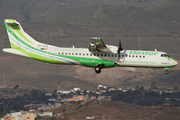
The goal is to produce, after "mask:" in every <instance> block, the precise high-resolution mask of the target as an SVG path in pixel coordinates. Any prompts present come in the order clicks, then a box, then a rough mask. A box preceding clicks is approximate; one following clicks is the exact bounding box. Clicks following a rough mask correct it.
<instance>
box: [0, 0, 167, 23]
mask: <svg viewBox="0 0 180 120" xmlns="http://www.w3.org/2000/svg"><path fill="white" fill-rule="evenodd" d="M163 1H165V0H156V1H151V0H126V2H125V3H126V5H131V6H136V7H144V8H147V7H150V6H152V5H157V4H159V3H161V2H163ZM94 4H105V5H120V4H124V0H111V1H108V0H98V1H97V0H91V1H89V0H51V1H49V0H38V1H36V0H13V1H12V0H0V14H1V16H0V21H3V19H9V18H13V19H17V20H19V21H20V22H26V21H37V20H53V18H54V17H57V16H58V17H64V16H65V15H67V14H69V13H72V12H74V11H78V10H82V8H85V7H87V6H91V5H94ZM0 24H1V23H0Z"/></svg>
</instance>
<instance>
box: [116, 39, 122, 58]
mask: <svg viewBox="0 0 180 120" xmlns="http://www.w3.org/2000/svg"><path fill="white" fill-rule="evenodd" d="M122 50H123V48H122V43H121V38H120V39H119V45H118V50H117V54H118V61H119V57H120V51H122Z"/></svg>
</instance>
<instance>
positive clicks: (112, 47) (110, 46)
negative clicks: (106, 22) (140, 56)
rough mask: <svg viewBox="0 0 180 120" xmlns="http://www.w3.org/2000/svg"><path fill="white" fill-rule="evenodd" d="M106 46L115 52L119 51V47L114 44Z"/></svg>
mask: <svg viewBox="0 0 180 120" xmlns="http://www.w3.org/2000/svg"><path fill="white" fill-rule="evenodd" d="M106 47H107V48H108V49H109V50H111V51H112V52H113V53H117V50H118V47H117V46H114V45H106Z"/></svg>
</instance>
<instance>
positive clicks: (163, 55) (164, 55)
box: [161, 54, 170, 57]
mask: <svg viewBox="0 0 180 120" xmlns="http://www.w3.org/2000/svg"><path fill="white" fill-rule="evenodd" d="M161 57H170V56H169V55H168V54H161Z"/></svg>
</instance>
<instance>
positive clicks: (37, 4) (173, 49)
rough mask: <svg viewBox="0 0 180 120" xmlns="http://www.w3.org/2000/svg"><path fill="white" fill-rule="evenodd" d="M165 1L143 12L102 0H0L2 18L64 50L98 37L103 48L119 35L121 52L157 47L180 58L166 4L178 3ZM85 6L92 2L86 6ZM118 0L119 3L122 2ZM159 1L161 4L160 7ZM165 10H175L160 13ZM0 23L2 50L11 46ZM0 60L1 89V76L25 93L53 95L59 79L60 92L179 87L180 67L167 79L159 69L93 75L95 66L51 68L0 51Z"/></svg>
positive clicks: (176, 29)
mask: <svg viewBox="0 0 180 120" xmlns="http://www.w3.org/2000/svg"><path fill="white" fill-rule="evenodd" d="M163 1H164V0H161V1H160V0H157V3H156V2H155V3H156V4H155V5H154V6H152V7H151V8H149V7H148V9H144V8H143V7H134V6H135V5H134V6H130V4H125V5H124V4H122V3H121V4H120V3H118V4H116V5H114V4H113V5H112V4H111V5H110V4H109V3H108V1H107V0H100V3H97V1H95V0H92V1H91V2H90V1H88V0H76V1H73V0H72V1H71V0H68V1H57V0H52V1H47V0H39V1H34V0H33V1H32V2H30V1H24V0H21V1H18V0H17V1H16V2H14V1H10V0H6V1H4V0H1V1H0V8H1V10H0V12H1V13H2V14H1V16H0V19H4V18H14V19H17V20H19V21H20V22H21V24H22V27H23V28H24V30H25V31H26V32H27V33H28V34H29V35H31V36H32V37H33V38H35V39H36V40H38V41H40V42H44V43H47V44H52V45H56V46H62V47H65V46H66V47H71V46H72V45H74V46H75V47H87V45H88V43H89V40H90V38H91V37H93V36H98V37H101V38H102V39H103V41H104V42H105V43H106V44H112V45H117V43H118V39H119V37H121V38H122V40H123V48H124V49H143V50H154V49H157V50H160V51H165V52H167V53H168V54H169V55H170V56H171V57H172V58H174V59H177V60H180V56H179V54H180V51H179V43H180V40H179V35H180V26H179V24H176V23H173V22H171V21H169V17H167V16H168V15H171V14H170V13H172V12H173V11H174V9H173V8H172V7H171V4H167V2H170V3H172V2H173V5H175V6H176V8H177V11H178V10H179V8H180V4H178V1H167V2H163ZM88 2H90V3H91V4H88V5H87V3H88ZM116 2H118V1H117V0H112V3H116ZM120 2H123V1H122V0H120ZM132 2H133V0H129V1H127V2H126V3H132ZM134 2H136V3H137V2H138V1H137V0H135V1H134ZM160 2H163V3H161V4H159V3H160ZM174 2H175V3H176V4H174ZM17 3H18V4H17ZM95 3H96V4H95ZM101 3H102V4H101ZM139 3H142V2H139ZM144 3H149V2H144ZM16 4H17V5H16ZM157 4H158V5H157ZM165 4H166V5H165ZM156 5H157V6H156ZM48 6H51V7H48ZM72 6H73V7H72ZM178 6H179V8H178ZM8 8H9V9H8ZM146 8H147V7H146ZM162 8H163V9H162ZM166 8H168V9H173V10H172V11H170V12H168V11H167V12H162V11H163V10H165V9H166ZM175 10H176V9H175ZM24 12H25V13H24ZM173 13H174V14H172V15H173V16H179V13H178V12H177V13H176V12H173ZM160 14H161V15H160ZM52 15H53V16H52ZM172 18H173V17H172ZM173 19H174V20H175V21H177V22H178V20H179V18H176V17H174V18H173ZM1 23H2V25H0V36H1V37H0V49H2V48H6V47H9V46H10V45H9V41H8V38H7V34H6V30H5V27H4V24H3V22H1ZM139 42H140V43H141V45H140V46H139ZM0 61H1V62H0V66H1V69H0V84H1V85H2V84H3V79H4V78H3V75H4V74H5V75H6V84H7V85H14V84H19V85H20V86H21V87H24V88H29V89H32V88H35V89H43V90H51V91H52V90H54V89H57V82H58V80H60V81H61V83H62V88H63V89H66V90H68V89H72V88H73V87H77V86H78V87H80V88H82V89H90V90H94V89H95V88H96V87H97V85H98V84H103V85H109V86H115V87H129V86H131V87H135V86H137V85H139V86H147V87H148V86H150V84H151V82H152V81H156V83H157V84H158V86H159V87H167V88H173V87H174V86H175V85H180V81H179V78H180V76H179V70H180V68H179V66H177V67H176V68H173V69H170V70H172V71H170V73H169V74H168V75H165V74H164V71H163V70H162V69H161V70H154V69H137V70H136V71H124V70H123V69H124V68H113V69H103V70H102V74H100V75H96V74H95V72H94V69H93V68H86V67H81V66H66V65H51V64H46V63H41V62H39V61H33V60H30V59H26V58H22V57H18V56H15V55H11V54H7V53H3V52H0ZM85 85H87V86H85Z"/></svg>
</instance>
